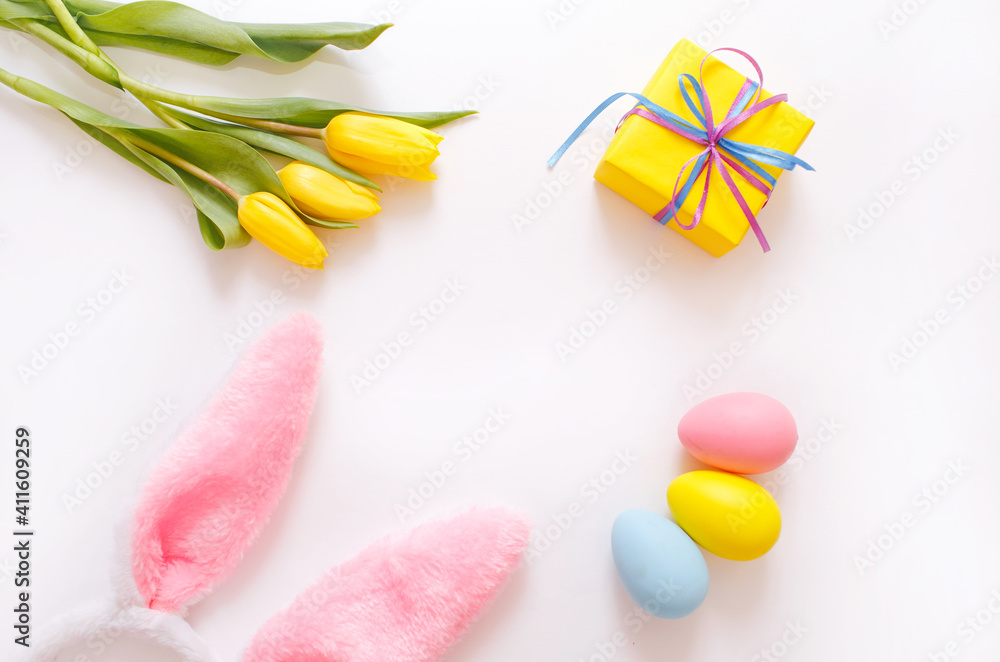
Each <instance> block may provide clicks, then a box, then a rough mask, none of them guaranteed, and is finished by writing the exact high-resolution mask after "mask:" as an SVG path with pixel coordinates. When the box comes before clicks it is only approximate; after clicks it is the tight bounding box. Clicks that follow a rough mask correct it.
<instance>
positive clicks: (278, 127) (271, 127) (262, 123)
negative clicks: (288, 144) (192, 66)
mask: <svg viewBox="0 0 1000 662" xmlns="http://www.w3.org/2000/svg"><path fill="white" fill-rule="evenodd" d="M189 110H197V109H189ZM198 112H200V113H205V114H206V115H211V116H212V117H215V118H217V119H220V120H225V121H227V122H232V123H234V124H243V125H246V126H252V127H253V128H255V129H262V130H264V131H270V132H271V133H287V134H289V135H292V136H302V137H303V138H316V139H317V140H322V139H323V129H315V128H313V127H309V126H296V125H295V124H284V123H282V122H274V121H272V120H260V119H254V118H252V117H239V116H237V115H227V114H225V113H219V112H215V111H212V112H206V111H204V110H198Z"/></svg>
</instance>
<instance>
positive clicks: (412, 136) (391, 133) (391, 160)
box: [323, 112, 444, 181]
mask: <svg viewBox="0 0 1000 662" xmlns="http://www.w3.org/2000/svg"><path fill="white" fill-rule="evenodd" d="M323 140H324V141H325V142H326V147H327V150H329V152H330V156H331V157H333V159H334V160H335V161H337V162H339V163H340V164H341V165H344V166H347V167H348V168H351V169H352V170H356V171H358V172H362V173H365V174H372V175H398V176H400V177H408V178H410V179H417V180H421V181H428V180H431V179H436V176H435V175H434V173H432V172H431V171H430V168H428V166H429V165H430V164H431V163H433V162H434V159H436V158H437V157H438V155H439V153H440V152H438V148H437V145H438V143H440V142H441V141H442V140H444V137H443V136H441V135H439V134H437V133H434V132H433V131H431V130H430V129H425V128H423V127H422V126H417V125H416V124H411V123H409V122H404V121H402V120H397V119H393V118H391V117H379V116H376V115H365V114H364V113H355V112H348V113H340V114H339V115H336V116H334V118H333V119H331V120H330V123H329V124H327V125H326V129H325V130H324V131H323Z"/></svg>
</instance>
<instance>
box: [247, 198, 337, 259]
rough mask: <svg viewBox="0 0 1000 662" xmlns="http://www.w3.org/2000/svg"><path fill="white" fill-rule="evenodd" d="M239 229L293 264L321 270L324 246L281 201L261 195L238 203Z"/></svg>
mask: <svg viewBox="0 0 1000 662" xmlns="http://www.w3.org/2000/svg"><path fill="white" fill-rule="evenodd" d="M237 213H238V216H239V219H240V225H242V226H243V229H244V230H246V231H247V232H248V233H249V234H250V236H251V237H253V238H254V239H256V240H257V241H259V242H260V243H262V244H264V245H265V246H267V247H268V248H270V249H271V250H272V251H274V252H275V253H277V254H279V255H282V256H284V257H286V258H288V259H289V260H291V261H292V262H295V263H296V264H300V265H302V266H303V267H307V268H309V269H322V268H323V258H325V257H326V256H327V252H326V247H325V246H323V242H321V241H320V240H319V238H318V237H317V236H316V235H315V234H313V231H312V230H310V229H309V226H307V225H306V224H305V223H304V222H302V219H301V218H299V215H298V214H296V213H295V212H294V211H292V209H291V207H289V206H288V205H287V204H285V203H284V201H282V199H281V198H279V197H278V196H276V195H274V194H273V193H268V192H266V191H260V192H257V193H251V194H250V195H245V196H243V197H242V198H240V200H239V208H238V212H237Z"/></svg>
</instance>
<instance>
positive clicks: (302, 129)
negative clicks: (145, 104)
mask: <svg viewBox="0 0 1000 662" xmlns="http://www.w3.org/2000/svg"><path fill="white" fill-rule="evenodd" d="M118 77H119V79H120V80H121V82H122V87H123V88H125V89H126V90H128V91H129V92H131V93H132V94H134V95H135V96H137V97H140V98H142V97H145V98H147V99H152V100H154V101H159V102H160V103H165V104H169V105H171V106H179V107H180V108H186V109H187V110H193V111H195V112H198V113H202V114H203V115H209V116H210V117H214V118H216V119H220V120H225V121H226V122H233V123H234V124H243V125H246V126H252V127H254V128H256V129H263V130H265V131H271V132H273V133H288V134H292V135H296V136H303V137H306V138H320V139H321V138H322V137H323V129H316V128H312V127H308V126H295V125H294V124H283V123H281V122H272V121H270V120H259V119H253V118H249V117H239V116H236V115H228V114H226V113H220V112H218V111H215V110H208V109H206V108H203V107H202V105H201V104H200V103H199V102H198V100H199V97H197V96H194V95H191V94H180V93H178V92H172V91H170V90H165V89H163V88H162V87H156V86H155V85H149V84H147V83H143V82H142V81H141V80H136V79H135V78H132V77H131V76H129V75H128V74H126V73H124V72H123V71H122V70H121V69H119V70H118Z"/></svg>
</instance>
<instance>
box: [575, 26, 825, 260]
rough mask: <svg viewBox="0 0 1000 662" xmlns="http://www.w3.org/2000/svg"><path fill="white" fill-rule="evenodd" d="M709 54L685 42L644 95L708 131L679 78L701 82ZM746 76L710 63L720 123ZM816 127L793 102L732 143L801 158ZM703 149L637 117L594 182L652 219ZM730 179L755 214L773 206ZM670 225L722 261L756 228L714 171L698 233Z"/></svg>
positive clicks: (769, 112) (696, 191) (697, 189)
mask: <svg viewBox="0 0 1000 662" xmlns="http://www.w3.org/2000/svg"><path fill="white" fill-rule="evenodd" d="M706 55H708V54H707V53H706V52H705V51H704V50H702V49H701V48H699V47H698V46H697V45H695V44H694V43H692V42H690V41H688V40H687V39H682V40H681V41H680V42H678V43H677V45H676V46H674V48H673V50H671V51H670V54H669V55H667V58H666V59H665V60H664V61H663V64H661V65H660V68H659V70H658V71H657V72H656V74H655V75H654V76H653V78H652V80H650V81H649V84H648V85H646V89H645V90H643V92H642V94H643V96H645V97H647V98H648V99H649V100H650V101H652V102H653V103H656V104H659V105H660V106H662V107H663V108H665V109H667V110H669V111H671V112H673V113H675V114H676V115H678V116H680V117H682V118H683V119H685V120H687V121H688V122H691V123H692V124H694V125H695V126H701V124H700V123H699V122H698V120H697V119H696V118H695V116H694V114H693V113H692V112H691V110H690V109H689V108H688V106H687V104H686V103H685V102H684V98H683V96H682V95H681V89H680V86H679V85H678V77H679V76H680V75H681V74H691V75H693V76H694V77H695V79H696V80H697V78H698V70H699V68H700V67H701V63H702V60H704V59H705V56H706ZM746 79H747V77H746V76H744V75H743V74H740V73H739V72H737V71H735V70H733V69H731V68H730V67H728V66H727V65H725V64H724V63H722V62H720V61H719V60H718V59H716V58H715V57H713V56H709V57H708V59H707V60H705V66H704V68H702V81H703V83H704V87H705V92H706V94H707V95H708V98H709V100H710V102H711V105H712V110H713V115H714V117H715V122H716V125H718V124H719V123H721V122H722V121H723V120H724V119H725V116H726V113H727V112H728V111H729V108H730V106H732V104H733V101H734V99H735V98H736V95H737V94H738V93H739V91H740V89H741V88H742V86H743V84H744V82H745V81H746ZM689 93H690V90H689ZM771 96H772V95H771V94H769V93H768V92H767V91H765V90H761V94H760V98H759V99H758V101H763V100H765V99H767V98H769V97H771ZM812 127H813V121H812V120H811V119H809V118H808V117H806V116H805V115H803V114H802V113H800V112H799V111H797V110H795V109H794V108H792V106H790V105H789V104H788V103H785V102H779V103H775V104H774V105H772V106H769V107H767V108H764V109H763V110H761V111H760V112H758V113H757V114H755V115H753V116H752V117H750V118H748V119H747V120H745V121H744V122H742V123H741V124H739V125H738V126H736V127H735V128H733V129H732V130H731V131H729V132H728V133H727V134H726V138H729V139H732V140H735V141H740V142H745V143H750V144H753V145H759V146H761V147H770V148H773V149H777V150H780V151H782V152H786V153H787V154H795V152H796V151H797V150H798V148H799V147H800V146H801V145H802V143H803V141H805V139H806V136H808V135H809V131H810V130H812ZM703 149H704V146H703V145H700V144H698V143H696V142H694V141H692V140H689V139H687V138H685V137H683V136H680V135H678V134H676V133H674V132H673V131H670V130H668V129H666V128H664V127H662V126H659V125H658V124H656V123H654V122H651V121H649V120H648V119H646V118H644V117H638V116H635V115H631V116H629V117H627V118H626V119H625V121H624V122H623V123H622V125H621V127H619V129H618V132H617V133H616V134H615V137H614V138H613V139H612V140H611V144H610V145H608V149H607V152H605V154H604V157H603V158H602V159H601V162H600V163H599V164H598V165H597V170H596V171H595V172H594V178H595V179H596V180H597V181H599V182H601V183H602V184H604V185H605V186H607V187H608V188H610V189H612V190H613V191H616V192H617V193H619V194H620V195H622V196H624V197H625V198H627V199H628V200H630V201H631V202H633V203H634V204H636V205H637V206H639V207H641V208H642V209H643V210H645V211H646V212H648V213H649V214H651V215H655V214H657V213H658V212H659V211H660V210H662V209H663V208H664V207H665V206H666V205H667V204H668V203H669V202H670V200H671V198H672V196H673V191H674V185H675V183H676V181H677V176H678V174H679V173H680V171H681V168H682V167H683V165H684V164H685V163H686V162H687V161H688V160H690V159H691V158H693V157H695V156H697V155H698V154H699V153H700V152H701V151H702V150H703ZM760 165H761V167H762V168H763V169H764V170H766V171H767V172H768V173H769V174H770V175H771V176H773V177H774V178H775V179H777V178H778V177H779V176H780V175H781V172H782V170H781V169H780V168H778V167H775V166H771V165H764V164H760ZM709 167H711V165H710V166H709ZM707 171H708V168H706V169H705V171H704V172H702V174H701V176H699V177H698V179H697V180H696V181H695V184H694V187H693V188H692V189H691V193H690V194H689V195H688V196H687V199H686V200H685V201H684V203H683V204H682V205H681V208H680V210H679V211H678V214H677V216H678V217H679V218H680V219H681V220H682V221H683V222H684V224H685V225H690V224H691V222H692V221H693V218H694V213H695V210H696V209H697V208H698V203H699V202H700V201H701V197H702V191H703V190H704V188H705V178H706V175H707ZM689 172H690V166H689V167H688V170H686V171H685V176H684V178H682V179H681V184H683V183H684V181H685V180H686V178H687V173H689ZM730 174H731V176H732V178H733V180H734V182H735V183H736V186H737V188H738V190H739V191H740V193H741V194H742V195H743V198H744V199H745V200H746V202H747V205H748V206H749V208H750V211H751V212H752V213H753V214H754V215H755V216H756V214H757V212H759V211H760V209H761V207H763V206H764V203H765V202H767V197H766V196H765V195H764V193H763V192H761V191H760V190H758V189H757V188H756V187H754V186H753V185H751V184H750V183H749V182H748V181H747V180H746V179H744V178H743V177H741V176H740V175H739V174H737V173H736V172H734V171H732V170H730ZM667 225H668V226H670V227H671V228H673V229H674V230H676V231H677V232H680V233H681V234H683V235H684V236H685V237H687V238H688V239H690V240H691V241H693V242H694V243H696V244H698V245H699V246H701V247H702V248H703V249H705V250H706V251H708V252H709V253H711V254H712V255H714V256H715V257H721V256H722V255H725V254H726V253H728V252H729V251H731V250H732V249H733V248H735V247H736V246H737V244H739V243H740V242H741V241H743V237H744V235H746V233H747V230H749V229H750V223H749V221H748V220H747V218H746V215H745V214H744V213H743V210H742V209H741V208H740V205H739V203H738V202H737V200H736V197H735V196H734V195H733V193H732V191H730V190H729V188H728V187H727V186H726V183H725V181H723V179H722V177H720V176H719V173H718V171H716V172H713V173H712V178H711V180H710V183H709V193H708V198H707V201H706V204H705V210H704V215H703V216H702V218H701V222H700V223H699V224H698V225H697V226H696V227H695V228H693V229H691V230H685V229H683V228H681V227H680V226H679V225H678V224H677V221H676V220H670V221H669V222H668V223H667Z"/></svg>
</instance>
